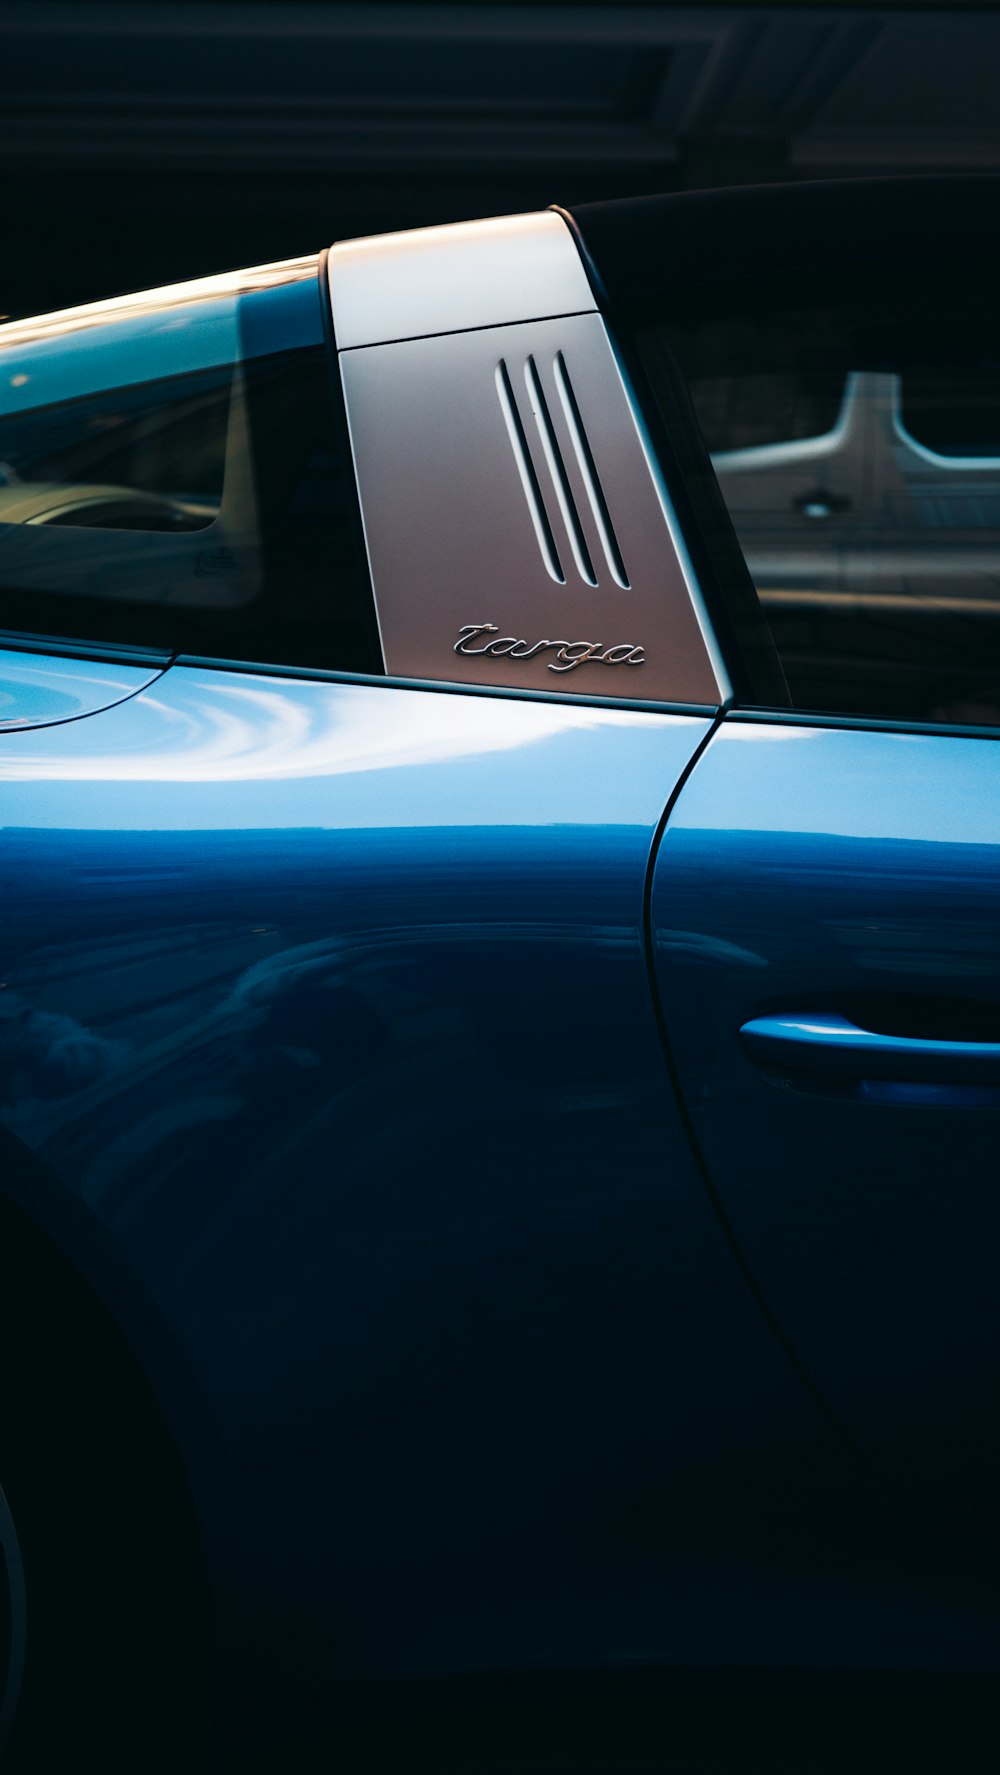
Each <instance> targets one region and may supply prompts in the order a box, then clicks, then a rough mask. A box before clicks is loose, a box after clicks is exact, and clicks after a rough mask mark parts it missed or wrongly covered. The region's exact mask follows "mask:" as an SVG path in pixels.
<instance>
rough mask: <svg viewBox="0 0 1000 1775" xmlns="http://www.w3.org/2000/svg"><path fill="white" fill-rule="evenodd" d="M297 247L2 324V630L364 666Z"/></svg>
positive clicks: (338, 436) (345, 489) (344, 492)
mask: <svg viewBox="0 0 1000 1775" xmlns="http://www.w3.org/2000/svg"><path fill="white" fill-rule="evenodd" d="M321 301H322V292H321V290H320V285H319V267H318V263H317V261H316V260H315V259H307V260H302V261H295V262H293V263H290V264H287V265H283V266H271V267H261V268H259V269H257V270H255V271H251V272H245V273H237V274H234V276H233V277H231V278H222V279H206V280H203V282H201V283H198V284H192V285H179V286H176V288H174V289H171V290H164V291H154V292H150V293H149V294H148V295H145V296H139V297H135V298H131V299H123V300H121V301H118V302H112V303H107V304H101V305H98V306H96V307H94V308H90V309H86V310H79V311H75V312H74V311H69V312H68V313H66V314H64V315H55V316H47V317H42V318H41V320H39V321H37V322H26V323H17V324H15V325H14V326H11V327H7V328H4V329H0V627H2V628H3V629H4V630H6V631H8V632H14V633H22V634H26V635H46V636H59V637H64V638H66V639H67V640H70V641H72V640H78V641H100V642H111V643H120V644H122V645H129V646H137V645H138V646H143V645H147V646H151V647H156V648H168V649H170V650H172V651H177V652H186V653H197V654H208V655H212V656H214V657H225V658H232V659H238V660H247V661H259V662H260V663H262V664H268V663H274V664H292V665H307V666H308V665H313V666H318V667H325V668H328V669H339V670H355V671H373V670H377V669H378V665H377V656H376V650H375V648H374V646H373V644H372V637H371V630H370V627H369V594H368V585H367V576H366V573H365V571H364V567H363V562H362V559H361V557H360V553H359V551H358V550H357V549H356V547H355V530H354V512H353V507H352V503H351V501H352V496H353V478H352V474H351V468H350V463H349V461H348V459H347V453H346V450H345V447H344V440H343V435H342V431H341V429H340V415H339V413H338V410H337V406H336V401H337V391H336V387H335V383H334V379H333V377H332V375H331V369H330V360H329V357H328V353H327V348H326V345H325V342H324V333H323V321H322V309H321Z"/></svg>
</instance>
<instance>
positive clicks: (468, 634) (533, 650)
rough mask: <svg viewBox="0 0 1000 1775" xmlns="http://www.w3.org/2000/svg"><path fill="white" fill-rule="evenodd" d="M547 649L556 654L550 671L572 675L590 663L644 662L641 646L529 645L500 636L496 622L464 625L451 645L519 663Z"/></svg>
mask: <svg viewBox="0 0 1000 1775" xmlns="http://www.w3.org/2000/svg"><path fill="white" fill-rule="evenodd" d="M482 635H488V636H489V637H490V638H489V640H488V641H487V642H486V644H485V646H483V647H470V645H469V643H470V641H476V640H478V639H479V638H480V636H482ZM548 648H554V649H555V652H556V657H555V659H554V660H549V661H548V668H549V671H550V672H575V671H576V668H577V666H585V665H588V664H589V663H590V662H591V661H593V662H594V664H595V665H599V666H641V665H644V664H645V660H646V654H645V650H644V649H643V647H642V645H641V643H636V642H633V641H616V642H615V643H614V645H613V646H611V647H605V646H604V642H603V641H551V640H546V641H534V642H531V643H529V642H527V641H526V640H525V639H524V637H523V636H516V635H501V634H500V628H499V624H498V623H495V622H467V623H463V625H462V627H461V628H460V629H459V631H458V640H457V641H456V642H455V644H454V651H455V653H464V654H471V655H481V654H490V655H492V656H493V657H494V658H495V659H518V660H520V659H534V658H535V655H536V654H539V653H544V652H545V651H546V649H548ZM602 649H603V652H602Z"/></svg>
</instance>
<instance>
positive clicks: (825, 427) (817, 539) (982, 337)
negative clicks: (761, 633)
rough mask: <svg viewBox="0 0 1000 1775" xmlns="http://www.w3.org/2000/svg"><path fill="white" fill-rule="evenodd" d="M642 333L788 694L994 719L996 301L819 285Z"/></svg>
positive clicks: (999, 552) (929, 717) (999, 539)
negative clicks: (698, 446) (959, 304)
mask: <svg viewBox="0 0 1000 1775" xmlns="http://www.w3.org/2000/svg"><path fill="white" fill-rule="evenodd" d="M637 339H638V343H639V347H640V351H641V353H642V355H643V358H644V360H645V363H646V366H647V369H648V371H649V374H650V377H651V380H652V383H653V386H654V388H658V387H660V386H663V385H664V384H665V383H666V382H667V381H668V380H669V378H670V377H671V376H673V375H676V373H677V370H678V369H679V371H680V373H681V375H682V376H683V378H684V380H685V382H686V384H687V387H688V390H689V392H690V396H691V401H692V405H693V407H694V411H695V414H696V415H697V417H698V420H699V423H700V424H701V428H702V433H703V436H704V441H705V444H706V446H707V447H708V449H709V450H710V452H711V455H712V461H713V465H714V468H715V474H716V478H717V481H718V485H719V487H720V489H721V492H722V495H723V497H724V499H725V502H726V506H727V508H728V511H729V515H730V518H731V520H732V523H733V525H734V527H735V531H736V535H737V537H738V539H739V542H740V545H741V547H742V551H743V555H744V558H745V561H746V565H747V567H748V569H749V572H750V575H751V577H752V579H753V583H754V585H755V587H756V590H757V593H758V596H759V598H760V602H761V605H762V607H763V611H764V614H765V616H766V618H767V621H768V624H769V626H770V630H771V634H772V636H773V639H774V642H775V646H776V648H777V651H778V655H779V657H780V660H781V664H782V666H783V668H784V673H785V677H786V680H787V683H788V688H789V692H790V696H791V701H792V704H793V706H795V707H798V708H802V709H809V710H816V711H832V712H838V713H847V714H872V715H882V716H888V717H892V718H899V719H918V720H926V721H941V722H960V723H962V722H968V723H974V724H977V725H979V724H986V725H993V724H1000V374H998V372H1000V363H998V358H1000V336H998V330H997V327H996V322H995V319H994V316H993V313H992V312H988V313H987V312H983V311H982V309H981V308H980V309H979V310H978V312H977V311H976V310H975V309H974V308H973V307H972V305H970V306H969V307H965V308H963V309H961V310H958V309H956V308H955V307H954V306H947V307H939V308H937V309H933V308H929V307H927V306H924V307H922V308H921V307H918V308H917V309H916V311H914V309H913V308H912V307H911V306H910V305H909V304H907V305H905V306H904V305H903V304H902V303H900V304H899V305H898V306H897V305H895V304H894V303H892V302H891V301H889V302H882V303H871V302H865V301H860V302H856V303H847V302H845V303H842V304H840V305H838V306H837V307H835V308H831V307H827V306H826V305H825V304H824V303H823V301H822V291H819V290H818V291H817V303H816V306H815V308H813V309H810V308H807V307H798V308H795V309H789V310H787V311H785V312H784V313H782V312H777V313H776V312H774V311H773V310H770V309H767V310H765V311H763V312H758V314H757V315H756V316H753V315H748V314H747V312H746V311H745V310H744V312H742V313H740V314H738V315H732V316H729V317H723V316H715V317H711V318H703V317H700V316H699V317H695V316H692V315H688V316H683V317H682V316H678V318H677V319H676V320H667V319H665V320H664V321H663V322H662V323H660V324H655V323H654V324H649V323H647V324H645V325H643V326H641V327H640V328H639V329H638V333H637ZM722 416H729V417H730V422H729V423H728V424H722V423H720V417H722ZM732 416H736V417H735V418H733V417H732ZM821 422H822V423H821Z"/></svg>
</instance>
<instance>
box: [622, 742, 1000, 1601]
mask: <svg viewBox="0 0 1000 1775" xmlns="http://www.w3.org/2000/svg"><path fill="white" fill-rule="evenodd" d="M652 924H653V931H654V941H655V956H656V973H657V978H658V981H659V987H660V994H661V1002H662V1010H663V1017H664V1021H665V1027H666V1032H667V1037H668V1042H669V1046H670V1049H671V1052H672V1055H673V1060H674V1063H675V1065H676V1068H677V1073H678V1077H679V1080H680V1084H681V1089H682V1091H683V1094H684V1096H685V1099H686V1101H687V1104H688V1106H689V1110H690V1115H691V1121H692V1125H693V1129H694V1133H695V1136H696V1139H697V1142H698V1144H699V1146H700V1149H701V1152H702V1155H703V1157H704V1161H705V1163H706V1165H707V1168H708V1172H709V1174H710V1176H711V1179H712V1182H713V1185H714V1187H715V1189H716V1190H717V1191H718V1196H719V1199H720V1202H721V1206H722V1209H723V1211H724V1213H725V1215H726V1217H727V1218H728V1221H729V1223H730V1225H731V1227H732V1229H733V1232H734V1235H735V1237H736V1239H737V1241H738V1242H739V1244H740V1247H741V1249H742V1251H743V1253H744V1255H745V1257H746V1260H747V1262H748V1264H749V1267H750V1269H751V1271H752V1273H753V1275H754V1277H755V1278H756V1280H757V1282H758V1284H759V1286H760V1288H761V1290H762V1292H763V1295H764V1297H765V1299H766V1301H767V1302H768V1304H769V1306H770V1307H771V1309H772V1310H773V1312H774V1313H775V1315H776V1316H777V1318H778V1320H779V1321H780V1322H781V1324H782V1326H783V1327H784V1329H785V1331H786V1332H787V1334H788V1336H789V1338H790V1339H791V1341H792V1343H793V1345H794V1347H795V1349H796V1351H797V1352H798V1354H799V1356H800V1358H801V1360H802V1362H803V1363H804V1365H805V1367H806V1369H807V1370H808V1372H809V1373H810V1375H811V1376H812V1378H813V1380H814V1381H815V1383H816V1384H817V1386H818V1387H819V1388H820V1390H821V1391H822V1393H823V1394H824V1396H825V1397H826V1399H827V1400H828V1402H829V1403H830V1405H831V1407H832V1408H833V1409H834V1410H835V1411H836V1412H837V1414H838V1416H839V1418H840V1420H841V1421H842V1422H843V1424H844V1425H845V1427H846V1429H847V1431H848V1432H849V1433H850V1434H851V1435H852V1436H853V1437H855V1438H856V1440H857V1442H858V1443H859V1445H860V1446H861V1447H862V1448H863V1449H864V1450H865V1451H866V1453H867V1454H868V1455H869V1456H870V1458H871V1459H872V1461H873V1463H874V1464H875V1465H876V1466H877V1467H878V1468H879V1470H880V1471H882V1472H883V1473H885V1474H886V1476H887V1477H888V1478H889V1479H891V1481H892V1483H893V1484H894V1485H895V1486H898V1487H899V1490H900V1495H901V1496H903V1495H908V1496H909V1498H910V1500H911V1502H912V1503H913V1504H915V1505H916V1506H918V1507H919V1509H920V1510H921V1511H922V1513H923V1515H924V1517H925V1520H926V1522H927V1524H928V1527H929V1528H930V1529H931V1530H932V1531H933V1533H934V1534H935V1535H938V1536H940V1537H941V1538H943V1540H944V1541H945V1542H946V1543H948V1542H952V1541H954V1542H957V1543H959V1544H962V1545H964V1546H965V1547H966V1548H967V1550H968V1551H969V1552H971V1553H972V1554H973V1555H974V1560H975V1563H976V1565H977V1566H978V1567H981V1568H983V1569H986V1568H988V1567H992V1568H993V1569H994V1570H995V1569H996V1563H997V1559H998V1555H1000V1537H998V1533H997V1517H996V1487H997V1483H998V1479H1000V1440H998V1435H997V1417H996V1412H995V1410H994V1409H993V1407H992V1403H991V1402H992V1400H993V1398H994V1395H995V1377H996V1371H997V1363H998V1359H1000V1348H998V1336H997V1319H996V1250H997V1242H998V1237H1000V1194H998V1188H997V1185H998V1181H1000V1175H998V1160H997V1152H998V1138H1000V1103H998V1093H997V1090H996V1059H995V1054H996V1042H997V1039H998V1036H1000V1030H998V1028H997V1013H996V1009H995V1006H996V1003H997V1001H998V997H1000V748H998V747H997V745H996V743H995V741H992V740H986V739H976V738H974V737H969V736H963V737H958V736H948V735H936V734H931V733H898V732H896V733H894V732H866V731H864V730H851V729H843V730H838V729H836V728H832V727H831V728H826V727H822V726H808V725H806V726H796V725H794V724H792V723H788V722H784V723H782V722H776V723H772V724H768V723H756V722H748V721H740V720H738V719H730V720H728V721H726V722H725V723H724V724H723V725H722V727H721V729H720V730H719V732H718V733H717V734H716V735H715V736H714V737H713V739H712V741H711V743H710V744H709V746H708V747H707V749H706V751H705V752H704V754H703V756H702V757H701V758H700V760H699V762H698V764H697V766H696V768H695V770H694V771H693V773H692V775H691V777H690V779H689V781H688V783H687V784H686V786H685V788H684V790H683V792H682V794H681V796H680V798H679V800H678V803H677V806H676V808H675V810H674V812H673V816H672V818H671V820H670V823H669V826H668V829H667V833H666V837H665V840H664V843H663V845H662V847H661V850H660V852H659V856H658V859H657V864H656V872H655V880H654V887H653V898H652ZM793 1025H795V1026H796V1027H795V1028H794V1030H793V1027H792V1026H793ZM845 1025H847V1026H848V1027H847V1030H846V1033H845V1027H844V1026H845ZM859 1027H860V1029H861V1030H862V1031H866V1032H867V1033H866V1034H864V1035H862V1036H861V1037H860V1039H859V1035H858V1033H857V1031H858V1029H859ZM741 1030H742V1031H743V1034H742V1036H741ZM852 1030H853V1031H854V1032H855V1033H854V1034H852V1033H851V1031H852ZM790 1035H794V1040H790V1039H789V1037H790ZM845 1048H846V1051H845Z"/></svg>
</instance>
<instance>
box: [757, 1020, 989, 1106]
mask: <svg viewBox="0 0 1000 1775" xmlns="http://www.w3.org/2000/svg"><path fill="white" fill-rule="evenodd" d="M740 1035H741V1037H742V1038H743V1046H744V1048H745V1049H746V1051H747V1053H748V1054H749V1055H750V1058H751V1059H752V1060H756V1061H757V1063H758V1065H760V1066H764V1067H769V1068H771V1069H773V1070H776V1071H779V1072H786V1073H794V1072H802V1073H817V1074H820V1075H822V1076H824V1077H825V1076H828V1075H829V1074H831V1073H832V1074H835V1075H836V1076H838V1077H841V1078H843V1077H846V1078H850V1079H855V1080H857V1081H858V1082H859V1083H861V1082H863V1081H865V1080H867V1079H892V1080H896V1081H898V1082H900V1083H904V1084H905V1083H910V1082H913V1083H916V1082H918V1081H919V1082H922V1083H927V1084H931V1085H933V1084H944V1083H949V1084H969V1085H995V1084H997V1083H998V1082H1000V1042H963V1041H932V1040H927V1039H926V1038H925V1037H923V1036H916V1035H906V1036H902V1035H886V1034H885V1033H883V1032H882V1031H880V1030H873V1029H859V1027H858V1025H857V1024H856V1023H853V1022H852V1021H851V1019H850V1018H849V1017H842V1016H840V1014H839V1013H838V1012H836V1011H795V1012H792V1013H787V1012H786V1013H784V1014H782V1015H775V1014H773V1013H772V1014H771V1015H770V1016H767V1017H751V1019H750V1021H749V1022H748V1023H744V1025H743V1027H742V1029H741V1030H740ZM806 1082H808V1081H806ZM929 1101H931V1102H933V1101H934V1099H933V1098H930V1099H929Z"/></svg>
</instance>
